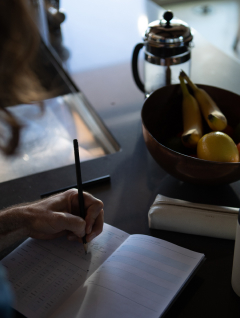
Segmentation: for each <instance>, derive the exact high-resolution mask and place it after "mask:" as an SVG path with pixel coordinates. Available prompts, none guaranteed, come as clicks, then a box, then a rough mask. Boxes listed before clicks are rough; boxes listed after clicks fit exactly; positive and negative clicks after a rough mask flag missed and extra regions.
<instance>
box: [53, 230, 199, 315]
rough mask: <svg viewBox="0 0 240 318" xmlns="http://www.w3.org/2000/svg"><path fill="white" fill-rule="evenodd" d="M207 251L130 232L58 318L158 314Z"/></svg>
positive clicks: (61, 309) (62, 308) (66, 304)
mask: <svg viewBox="0 0 240 318" xmlns="http://www.w3.org/2000/svg"><path fill="white" fill-rule="evenodd" d="M203 258H204V255H203V254H199V253H196V252H192V251H190V250H187V249H184V248H182V247H178V246H176V245H174V244H171V243H168V242H166V241H163V240H159V239H156V238H153V237H149V236H145V235H132V236H130V237H129V238H128V239H127V240H126V241H125V242H124V243H123V244H122V245H121V246H120V247H119V248H118V249H117V250H116V251H115V252H114V253H113V254H112V255H111V256H110V257H109V258H108V260H107V261H106V262H105V263H104V264H103V265H102V266H101V267H100V268H99V269H98V270H97V271H96V272H95V273H94V274H93V275H92V276H91V277H89V279H88V280H87V281H86V282H85V284H84V286H82V287H81V288H79V289H78V290H77V291H76V292H75V293H74V294H73V295H72V296H71V297H70V298H69V299H68V301H67V302H66V303H65V304H64V305H63V306H61V307H60V308H59V310H57V311H56V312H55V314H54V315H53V316H52V318H57V317H58V318H64V317H75V318H83V317H98V318H112V317H114V318H122V317H131V318H134V317H136V318H141V317H142V318H146V317H148V318H151V317H152V318H155V317H156V318H158V317H159V316H160V315H161V314H162V313H163V312H164V310H165V309H166V307H167V306H168V304H169V303H170V302H171V300H172V299H173V298H174V296H175V295H176V294H177V292H178V291H179V290H180V288H181V286H182V285H183V284H184V282H185V281H186V279H187V278H188V277H189V276H190V274H191V272H192V271H193V270H194V269H195V267H196V266H197V265H198V264H199V263H200V262H201V260H202V259H203Z"/></svg>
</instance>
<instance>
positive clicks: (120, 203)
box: [0, 0, 240, 318]
mask: <svg viewBox="0 0 240 318" xmlns="http://www.w3.org/2000/svg"><path fill="white" fill-rule="evenodd" d="M62 3H63V6H64V8H65V10H66V13H67V20H66V22H65V24H63V26H62V29H63V38H64V45H65V46H66V48H68V49H69V51H70V58H69V59H68V60H67V61H66V67H67V70H68V72H69V74H70V76H71V77H72V78H73V79H74V82H75V83H76V85H77V86H78V87H79V88H80V90H82V91H83V93H84V94H85V96H86V97H87V99H88V101H89V102H90V103H91V104H92V106H93V107H94V109H95V110H96V112H97V113H98V115H99V116H100V117H101V118H102V120H103V121H104V123H105V125H106V126H107V127H108V129H109V130H110V131H111V133H112V134H113V136H114V137H115V138H116V140H117V141H118V143H119V144H120V146H121V150H120V151H119V152H117V153H115V154H112V155H108V156H105V157H102V158H99V159H94V160H90V161H86V162H83V163H82V178H83V181H85V180H89V179H92V178H96V177H99V176H102V175H106V174H110V175H111V184H107V185H101V186H98V187H94V188H92V189H91V190H89V191H90V192H91V193H92V194H93V195H95V196H96V197H98V198H99V199H101V200H102V201H103V202H104V205H105V222H106V223H109V224H111V225H113V226H116V227H118V228H120V229H121V230H124V231H126V232H128V233H130V234H135V233H139V234H148V235H153V236H156V237H159V238H162V239H165V240H168V241H170V242H173V243H175V244H178V245H181V246H183V247H185V248H189V249H192V250H194V251H196V252H201V253H204V254H205V256H206V261H205V263H204V264H203V265H202V267H201V268H200V270H199V271H198V273H197V275H196V276H195V277H194V278H193V279H192V281H191V282H190V283H189V285H188V286H187V288H186V289H185V290H184V292H183V293H182V294H181V296H180V297H179V298H178V300H177V301H176V303H175V305H174V306H173V307H172V308H171V309H170V311H169V312H168V313H167V315H166V317H169V318H170V317H179V318H180V317H182V318H183V317H184V318H188V317H189V318H190V317H191V318H192V317H194V318H198V317H239V316H240V299H239V297H237V296H236V294H235V293H234V292H233V290H232V287H231V270H232V262H233V251H234V241H232V240H224V239H215V238H209V237H201V236H196V235H187V234H180V233H174V232H167V231H160V230H150V229H149V228H148V218H147V215H148V210H149V208H150V205H151V204H152V203H153V201H154V199H155V197H156V195H157V194H158V193H159V194H162V195H165V196H169V197H173V198H178V199H183V200H188V201H192V202H197V203H206V204H216V205H223V206H232V207H239V206H240V181H238V182H235V183H232V184H230V185H225V186H219V187H210V188H208V187H204V186H196V185H190V184H186V183H183V182H181V181H179V180H176V179H175V178H173V177H171V176H170V175H168V174H167V173H166V172H165V171H164V170H162V169H161V168H160V167H159V166H158V165H157V163H156V162H155V161H154V159H153V158H152V157H151V155H150V154H149V153H148V151H147V148H146V146H145V143H144V140H143V136H142V127H141V118H140V112H141V107H142V104H143V101H144V96H143V94H142V93H141V92H140V91H139V90H138V88H137V87H136V86H135V84H134V82H133V79H132V74H131V67H130V65H131V63H130V62H131V54H132V50H133V48H134V46H135V45H136V44H137V43H138V42H141V35H140V33H139V30H138V21H139V20H138V19H139V17H140V16H148V18H149V22H150V21H153V20H155V19H157V18H159V17H160V14H161V12H162V10H161V8H160V7H158V6H157V5H156V4H154V3H152V2H150V1H140V0H132V1H129V0H123V1H114V3H112V2H111V1H109V3H108V1H101V3H100V1H97V0H95V1H89V2H86V1H63V2H62ZM73 3H74V6H75V7H72V6H73ZM142 21H143V20H142ZM69 30H71V32H69ZM194 42H195V47H194V48H193V49H192V72H191V74H192V76H191V77H192V79H193V81H194V82H196V83H201V84H207V85H213V86H218V87H221V88H225V89H228V90H231V91H233V92H235V93H240V65H239V63H238V62H237V61H234V60H233V59H231V58H229V57H228V56H226V55H225V54H224V53H222V52H221V51H219V50H218V49H216V48H215V47H213V46H212V45H211V44H210V43H208V42H207V41H205V40H204V39H203V38H202V37H201V36H200V35H199V34H198V33H197V32H195V35H194ZM75 183H76V180H75V168H74V166H73V165H71V166H66V167H62V168H59V169H55V170H51V171H46V172H43V173H39V174H36V175H31V176H28V177H24V178H21V179H17V180H13V181H9V182H5V183H2V184H0V193H1V200H0V208H3V207H7V206H10V205H12V204H16V203H21V202H30V201H33V200H36V199H39V198H40V194H41V193H44V192H47V191H51V190H55V189H58V188H62V187H66V186H68V185H71V184H75ZM6 253H7V252H6Z"/></svg>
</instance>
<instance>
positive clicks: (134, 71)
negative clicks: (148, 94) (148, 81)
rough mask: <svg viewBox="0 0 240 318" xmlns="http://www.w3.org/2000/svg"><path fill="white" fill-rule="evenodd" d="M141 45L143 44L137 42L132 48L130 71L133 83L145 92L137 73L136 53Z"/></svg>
mask: <svg viewBox="0 0 240 318" xmlns="http://www.w3.org/2000/svg"><path fill="white" fill-rule="evenodd" d="M143 46H144V43H138V44H137V45H136V46H135V48H134V50H133V55H132V73H133V78H134V80H135V83H136V84H137V87H138V88H139V89H140V91H142V92H143V93H145V90H144V85H143V83H142V81H141V79H140V77H139V73H138V54H139V52H140V50H141V49H142V48H143Z"/></svg>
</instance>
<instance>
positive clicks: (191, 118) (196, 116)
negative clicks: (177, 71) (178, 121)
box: [179, 76, 202, 148]
mask: <svg viewBox="0 0 240 318" xmlns="http://www.w3.org/2000/svg"><path fill="white" fill-rule="evenodd" d="M179 80H180V85H181V88H182V93H183V101H182V113H183V129H184V132H183V134H182V142H183V144H184V146H186V147H188V148H196V147H197V143H198V141H199V139H200V138H201V137H202V117H201V112H200V109H199V106H198V103H197V101H196V99H195V98H194V97H193V96H192V95H191V94H190V93H189V91H188V89H187V86H186V84H185V82H184V79H183V77H182V76H179Z"/></svg>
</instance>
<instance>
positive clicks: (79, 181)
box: [73, 139, 88, 254]
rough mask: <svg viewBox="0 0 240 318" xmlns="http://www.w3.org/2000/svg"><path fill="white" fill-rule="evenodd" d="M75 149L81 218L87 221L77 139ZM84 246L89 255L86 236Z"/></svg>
mask: <svg viewBox="0 0 240 318" xmlns="http://www.w3.org/2000/svg"><path fill="white" fill-rule="evenodd" d="M73 148H74V157H75V167H76V176H77V187H78V202H79V209H80V217H81V218H83V219H85V209H84V199H83V189H82V175H81V166H80V157H79V148H78V141H77V139H74V140H73ZM83 246H84V250H85V254H87V248H88V246H87V241H86V235H85V236H84V237H83Z"/></svg>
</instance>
